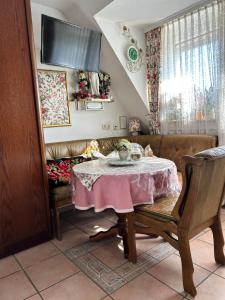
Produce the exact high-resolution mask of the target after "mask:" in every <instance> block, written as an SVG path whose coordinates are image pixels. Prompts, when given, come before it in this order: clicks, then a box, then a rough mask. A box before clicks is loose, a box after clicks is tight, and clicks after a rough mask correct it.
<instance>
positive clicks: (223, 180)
mask: <svg viewBox="0 0 225 300" xmlns="http://www.w3.org/2000/svg"><path fill="white" fill-rule="evenodd" d="M182 175H183V178H184V184H183V187H182V191H181V194H180V197H179V199H178V201H177V203H176V205H175V207H174V210H173V212H172V214H173V215H174V216H176V217H178V218H179V219H180V221H179V226H181V227H182V228H186V229H189V230H190V231H192V230H195V229H197V228H198V227H200V226H203V225H204V224H207V222H210V220H213V218H214V217H216V216H217V214H218V213H219V210H220V206H221V203H222V200H223V195H224V186H225V146H223V147H217V148H212V149H209V150H205V151H202V152H199V153H197V154H196V155H194V156H184V157H183V168H182Z"/></svg>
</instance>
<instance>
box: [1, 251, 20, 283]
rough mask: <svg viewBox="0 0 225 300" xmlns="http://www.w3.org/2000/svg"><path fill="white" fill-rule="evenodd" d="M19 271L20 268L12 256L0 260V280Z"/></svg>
mask: <svg viewBox="0 0 225 300" xmlns="http://www.w3.org/2000/svg"><path fill="white" fill-rule="evenodd" d="M18 270H20V266H19V265H18V263H17V262H16V260H15V258H14V257H13V256H9V257H6V258H3V259H0V278H1V277H4V276H8V275H10V274H12V273H14V272H16V271H18Z"/></svg>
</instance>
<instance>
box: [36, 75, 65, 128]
mask: <svg viewBox="0 0 225 300" xmlns="http://www.w3.org/2000/svg"><path fill="white" fill-rule="evenodd" d="M37 73H38V86H39V98H40V105H41V117H42V126H43V127H44V128H48V127H63V126H71V120H70V110H69V99H68V90H67V73H66V71H55V70H43V69H38V70H37Z"/></svg>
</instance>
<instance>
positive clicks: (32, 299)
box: [27, 294, 41, 300]
mask: <svg viewBox="0 0 225 300" xmlns="http://www.w3.org/2000/svg"><path fill="white" fill-rule="evenodd" d="M27 300H41V297H40V296H39V295H38V294H36V295H34V296H32V297H30V298H28V299H27Z"/></svg>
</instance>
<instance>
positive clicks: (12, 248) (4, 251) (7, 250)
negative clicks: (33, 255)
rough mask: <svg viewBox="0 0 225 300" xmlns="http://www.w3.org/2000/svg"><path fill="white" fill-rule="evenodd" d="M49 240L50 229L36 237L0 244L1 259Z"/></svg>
mask: <svg viewBox="0 0 225 300" xmlns="http://www.w3.org/2000/svg"><path fill="white" fill-rule="evenodd" d="M47 241H49V230H48V231H43V232H40V233H38V234H37V235H35V237H31V238H28V239H25V240H22V241H20V242H18V243H16V244H13V245H9V246H6V247H4V246H0V259H1V258H3V257H6V256H9V255H12V254H14V253H16V252H18V251H22V250H25V249H27V248H30V247H33V246H36V245H38V244H40V243H44V242H47Z"/></svg>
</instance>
